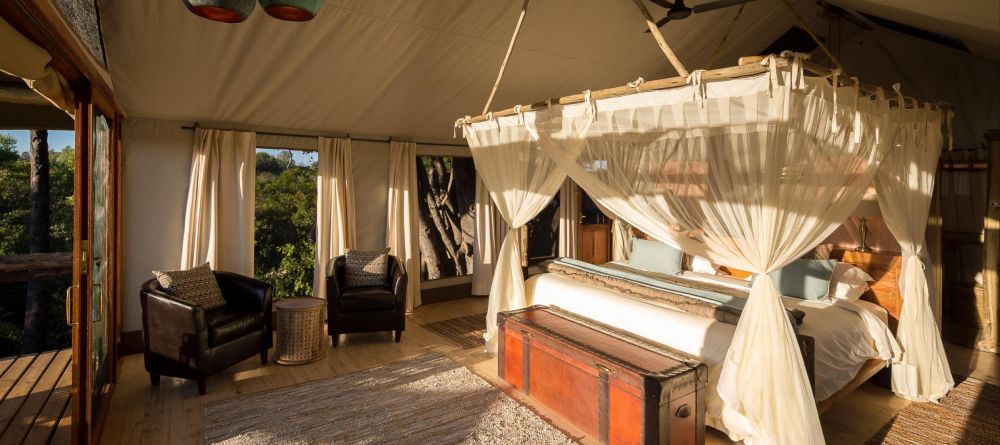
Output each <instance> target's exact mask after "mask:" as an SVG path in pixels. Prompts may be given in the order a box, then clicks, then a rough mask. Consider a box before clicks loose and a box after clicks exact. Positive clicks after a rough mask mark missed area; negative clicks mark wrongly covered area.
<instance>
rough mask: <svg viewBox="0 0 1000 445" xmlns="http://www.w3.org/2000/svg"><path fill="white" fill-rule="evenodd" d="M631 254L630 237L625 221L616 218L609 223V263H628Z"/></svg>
mask: <svg viewBox="0 0 1000 445" xmlns="http://www.w3.org/2000/svg"><path fill="white" fill-rule="evenodd" d="M631 252H632V235H631V234H630V233H629V225H628V223H627V222H625V220H623V219H621V218H618V217H616V218H615V219H614V220H613V221H612V222H611V261H628V258H629V253H631Z"/></svg>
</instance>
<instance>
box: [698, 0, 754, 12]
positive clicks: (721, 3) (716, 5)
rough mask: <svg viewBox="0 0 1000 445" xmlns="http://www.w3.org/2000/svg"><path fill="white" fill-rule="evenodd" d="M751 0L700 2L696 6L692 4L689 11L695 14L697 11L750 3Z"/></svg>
mask: <svg viewBox="0 0 1000 445" xmlns="http://www.w3.org/2000/svg"><path fill="white" fill-rule="evenodd" d="M752 1H753V0H718V1H715V2H711V3H702V4H700V5H698V6H692V7H691V12H692V13H693V14H697V13H699V12H708V11H714V10H716V9H722V8H728V7H730V6H736V5H739V4H743V3H750V2H752Z"/></svg>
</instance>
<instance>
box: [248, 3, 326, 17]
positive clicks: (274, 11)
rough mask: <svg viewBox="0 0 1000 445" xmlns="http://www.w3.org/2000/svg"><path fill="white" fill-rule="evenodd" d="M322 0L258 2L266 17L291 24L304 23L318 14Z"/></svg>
mask: <svg viewBox="0 0 1000 445" xmlns="http://www.w3.org/2000/svg"><path fill="white" fill-rule="evenodd" d="M322 5H323V0H260V6H261V7H262V8H264V11H265V12H267V14H268V15H270V16H271V17H274V18H276V19H281V20H288V21H291V22H306V21H309V20H312V19H313V18H314V17H316V14H317V13H319V7H320V6H322Z"/></svg>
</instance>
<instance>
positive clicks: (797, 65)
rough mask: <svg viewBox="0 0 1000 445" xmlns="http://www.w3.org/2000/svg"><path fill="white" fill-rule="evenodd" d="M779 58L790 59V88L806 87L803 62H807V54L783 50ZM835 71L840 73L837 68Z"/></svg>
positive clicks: (799, 88)
mask: <svg viewBox="0 0 1000 445" xmlns="http://www.w3.org/2000/svg"><path fill="white" fill-rule="evenodd" d="M781 57H785V58H791V59H792V73H791V79H790V80H791V83H792V87H793V88H795V89H798V90H801V89H803V88H805V87H806V70H805V61H806V60H809V54H805V53H797V52H795V51H789V50H785V51H782V52H781ZM837 71H840V69H839V68H838V69H837Z"/></svg>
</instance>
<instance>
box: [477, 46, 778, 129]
mask: <svg viewBox="0 0 1000 445" xmlns="http://www.w3.org/2000/svg"><path fill="white" fill-rule="evenodd" d="M787 66H788V60H786V59H784V58H778V67H779V68H783V67H787ZM766 72H768V68H767V67H765V66H763V65H761V64H759V63H753V64H747V65H741V66H731V67H726V68H720V69H717V70H710V71H705V72H704V73H703V74H702V81H704V82H708V81H716V80H725V79H734V78H738V77H747V76H753V75H757V74H763V73H766ZM687 84H688V83H687V76H686V75H685V76H677V77H670V78H666V79H658V80H647V81H646V82H643V83H642V85H640V86H638V87H631V86H628V85H622V86H618V87H613V88H606V89H603V90H595V91H593V92H591V95H590V98H591V100H597V99H607V98H609V97H618V96H628V95H629V94H635V93H638V92H641V91H654V90H667V89H670V88H677V87H683V86H686V85H687ZM583 101H584V95H583V94H582V93H581V94H570V95H568V96H563V97H560V98H553V99H550V100H549V101H541V102H535V103H533V104H530V105H521V106H520V111H521V112H528V111H537V110H541V109H545V108H547V107H548V103H549V102H552V105H568V104H575V103H580V102H583ZM514 114H516V110H515V108H514V107H511V108H507V109H504V110H499V111H494V112H493V114H492V116H493V117H494V118H497V117H503V116H513V115H514ZM486 119H487V115H486V114H481V115H479V116H473V117H470V118H467V119H461V120H460V121H461V123H464V124H472V123H476V122H483V121H485V120H486Z"/></svg>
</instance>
